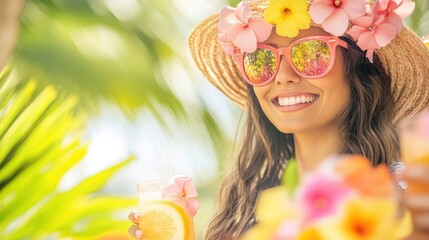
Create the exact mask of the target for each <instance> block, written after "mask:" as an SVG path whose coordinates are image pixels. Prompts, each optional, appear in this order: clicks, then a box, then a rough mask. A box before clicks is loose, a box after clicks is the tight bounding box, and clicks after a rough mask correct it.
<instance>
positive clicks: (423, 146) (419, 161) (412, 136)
mask: <svg viewBox="0 0 429 240" xmlns="http://www.w3.org/2000/svg"><path fill="white" fill-rule="evenodd" d="M398 129H399V136H400V144H401V159H402V161H403V162H404V163H405V166H406V167H407V166H421V165H425V166H429V110H426V111H423V112H422V113H420V114H418V115H416V116H413V117H410V118H407V119H404V120H403V121H402V122H401V123H400V124H399V125H398ZM408 191H409V192H429V186H428V184H423V183H418V182H413V181H409V182H408Z"/></svg>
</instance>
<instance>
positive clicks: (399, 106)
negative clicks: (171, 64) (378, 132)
mask: <svg viewBox="0 0 429 240" xmlns="http://www.w3.org/2000/svg"><path fill="white" fill-rule="evenodd" d="M250 6H251V9H252V15H253V16H261V17H262V16H263V12H264V11H265V8H266V6H267V1H266V0H256V1H252V2H250ZM218 22H219V15H218V14H217V13H216V14H213V15H211V16H209V17H207V18H206V19H204V20H203V21H202V22H201V23H200V24H198V25H197V26H196V27H195V28H194V29H193V31H192V32H191V34H190V35H189V38H188V43H189V47H190V50H191V53H192V56H193V58H194V60H195V63H196V64H197V66H198V68H199V69H200V70H201V71H202V72H203V74H204V75H205V76H206V77H207V79H208V80H209V81H210V82H211V83H212V84H213V85H214V86H216V87H217V88H218V89H219V90H220V91H222V92H223V93H224V94H225V95H226V96H227V97H229V98H230V99H231V100H232V101H233V102H234V103H236V104H237V105H238V106H239V107H242V108H243V107H245V105H246V95H247V90H246V88H247V87H246V84H247V83H246V82H245V81H244V80H243V79H242V77H241V75H240V72H239V69H238V66H237V65H236V64H235V62H234V60H233V59H232V57H231V56H230V55H228V54H226V53H225V52H224V50H223V49H222V47H221V46H220V44H219V42H218V40H217V39H218V29H217V24H218ZM312 25H316V24H314V23H312ZM316 26H317V25H316ZM375 54H376V55H378V57H379V58H380V60H381V62H382V64H383V67H384V69H385V71H386V73H387V74H388V75H389V76H390V78H391V79H392V86H391V90H392V93H393V96H394V101H395V109H396V110H395V118H394V122H397V121H399V120H401V119H403V118H405V117H408V116H413V115H415V114H417V113H419V112H420V111H422V110H423V109H425V108H428V107H429V49H428V48H426V47H425V45H424V43H423V41H422V39H421V38H419V37H418V36H417V35H416V34H415V33H414V32H412V31H411V30H410V29H408V28H407V27H405V26H404V27H403V28H402V31H401V32H400V33H399V34H398V35H397V36H396V37H395V38H394V39H393V41H392V42H391V43H390V44H389V45H387V46H386V47H384V48H382V49H379V50H376V51H375Z"/></svg>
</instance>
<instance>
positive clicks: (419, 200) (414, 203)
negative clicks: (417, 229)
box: [404, 194, 429, 214]
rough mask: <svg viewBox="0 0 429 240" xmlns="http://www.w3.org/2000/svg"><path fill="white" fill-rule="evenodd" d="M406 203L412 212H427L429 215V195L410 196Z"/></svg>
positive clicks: (405, 200)
mask: <svg viewBox="0 0 429 240" xmlns="http://www.w3.org/2000/svg"><path fill="white" fill-rule="evenodd" d="M404 203H405V205H406V206H407V208H408V209H410V210H416V211H417V210H419V211H425V212H427V213H428V214H429V195H425V194H412V195H411V194H409V195H408V196H407V197H406V198H405V199H404Z"/></svg>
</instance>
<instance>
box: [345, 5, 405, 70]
mask: <svg viewBox="0 0 429 240" xmlns="http://www.w3.org/2000/svg"><path fill="white" fill-rule="evenodd" d="M370 10H371V11H370V12H369V14H368V15H365V16H362V17H359V18H357V19H355V20H353V21H352V23H353V24H354V25H353V26H352V27H351V28H350V29H349V31H347V33H348V34H349V35H350V36H351V37H352V38H353V39H354V40H356V41H357V45H358V46H359V47H360V48H361V49H362V50H364V51H365V50H366V51H367V52H366V57H367V58H368V59H369V60H370V62H373V54H374V50H375V49H379V48H382V47H384V46H386V45H387V44H389V43H390V42H391V41H392V40H393V38H394V37H395V35H396V34H397V33H399V31H400V30H401V28H402V17H406V16H408V15H410V14H411V12H412V11H413V10H414V3H413V2H412V1H411V0H380V1H379V2H377V3H376V4H375V6H374V8H373V9H370Z"/></svg>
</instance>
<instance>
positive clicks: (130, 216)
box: [128, 211, 139, 225]
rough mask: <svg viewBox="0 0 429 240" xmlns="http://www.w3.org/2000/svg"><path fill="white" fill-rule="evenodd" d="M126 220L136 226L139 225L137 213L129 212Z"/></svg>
mask: <svg viewBox="0 0 429 240" xmlns="http://www.w3.org/2000/svg"><path fill="white" fill-rule="evenodd" d="M128 219H129V220H130V221H131V222H133V223H134V224H136V225H139V213H138V212H137V211H131V212H130V213H129V214H128Z"/></svg>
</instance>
